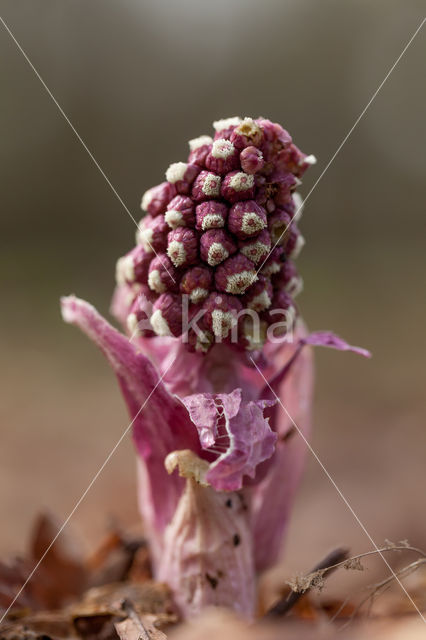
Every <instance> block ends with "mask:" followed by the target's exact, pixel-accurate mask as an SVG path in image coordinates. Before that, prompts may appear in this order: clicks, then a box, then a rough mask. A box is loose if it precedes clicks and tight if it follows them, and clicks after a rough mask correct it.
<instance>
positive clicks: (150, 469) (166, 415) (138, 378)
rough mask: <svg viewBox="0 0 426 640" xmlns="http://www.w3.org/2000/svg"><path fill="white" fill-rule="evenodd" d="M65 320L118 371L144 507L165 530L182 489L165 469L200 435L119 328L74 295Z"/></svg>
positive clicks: (178, 480)
mask: <svg viewBox="0 0 426 640" xmlns="http://www.w3.org/2000/svg"><path fill="white" fill-rule="evenodd" d="M61 305H62V314H63V317H64V320H65V321H66V322H69V323H71V324H75V325H77V326H78V327H79V328H80V329H81V330H82V331H83V332H84V333H85V334H86V335H87V336H88V337H89V338H91V339H92V340H93V341H94V342H95V344H96V345H97V346H98V347H99V348H100V349H101V350H102V351H103V353H104V354H105V356H106V357H107V359H108V361H109V363H110V364H111V366H112V368H113V369H114V371H115V373H116V375H117V378H118V380H119V383H120V387H121V390H122V393H123V396H124V398H125V401H126V404H127V407H128V410H129V413H130V417H131V418H132V421H133V423H132V429H133V439H134V442H135V445H136V449H137V450H138V452H139V454H140V456H141V457H142V458H143V460H144V462H145V465H146V471H147V473H146V481H147V486H146V487H145V489H144V496H143V497H142V498H141V508H142V510H143V511H144V512H145V513H146V514H147V520H148V522H153V524H154V526H155V527H156V528H157V529H158V530H159V531H161V530H162V529H163V528H164V526H165V525H166V524H167V523H168V522H169V521H170V519H171V518H172V516H173V513H174V510H175V508H176V505H177V502H178V500H179V498H180V494H181V492H182V488H183V482H182V479H181V478H179V477H178V476H177V475H176V474H175V476H174V477H173V478H172V479H171V478H170V477H169V476H168V474H167V472H166V470H165V467H164V459H165V457H166V456H167V454H168V453H170V452H171V451H174V450H176V449H184V448H190V449H192V450H193V451H197V450H199V444H198V442H197V434H196V432H195V430H194V429H193V428H192V425H191V423H190V420H189V418H188V414H187V412H186V410H185V408H184V407H183V406H182V404H181V403H180V402H179V401H178V400H177V399H176V398H175V397H174V396H172V395H171V394H170V393H169V392H168V391H167V389H166V387H165V385H164V384H163V382H162V381H161V380H160V378H159V376H158V374H157V372H156V371H155V369H154V367H153V366H152V364H151V362H150V361H149V360H148V358H146V357H145V356H144V355H143V354H141V353H138V352H137V350H136V348H135V346H134V345H133V344H132V343H131V342H129V340H128V339H127V338H126V337H125V336H123V335H122V334H121V333H119V332H118V331H116V330H115V329H114V328H113V327H112V326H111V325H110V324H109V323H108V322H107V321H106V320H105V319H104V318H102V316H100V315H99V313H98V312H97V311H96V309H95V308H94V307H92V305H90V304H88V303H87V302H85V301H84V300H79V299H78V298H76V297H74V296H69V297H67V298H62V300H61Z"/></svg>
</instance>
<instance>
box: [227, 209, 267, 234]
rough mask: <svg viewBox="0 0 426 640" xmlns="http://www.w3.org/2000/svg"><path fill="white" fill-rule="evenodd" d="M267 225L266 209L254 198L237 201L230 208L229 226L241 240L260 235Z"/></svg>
mask: <svg viewBox="0 0 426 640" xmlns="http://www.w3.org/2000/svg"><path fill="white" fill-rule="evenodd" d="M265 227H266V212H265V209H263V207H260V206H259V205H258V204H256V202H255V201H254V200H245V201H244V202H237V203H236V204H234V205H232V207H231V209H230V210H229V216H228V228H229V230H230V231H231V232H232V233H234V234H235V235H236V236H237V237H238V238H240V239H241V240H244V239H246V238H251V237H253V236H256V235H258V234H259V233H260V232H261V231H262V230H263V229H264V228H265Z"/></svg>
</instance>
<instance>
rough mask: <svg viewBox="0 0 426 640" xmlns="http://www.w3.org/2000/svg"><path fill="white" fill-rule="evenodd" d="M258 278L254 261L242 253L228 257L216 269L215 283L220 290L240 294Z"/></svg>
mask: <svg viewBox="0 0 426 640" xmlns="http://www.w3.org/2000/svg"><path fill="white" fill-rule="evenodd" d="M256 280H257V275H256V269H255V266H254V264H253V262H252V261H251V260H249V259H248V258H246V256H244V255H243V254H242V253H238V254H237V255H236V256H232V257H231V258H228V259H227V260H225V262H224V263H223V264H221V265H220V266H219V267H218V268H217V269H216V276H215V283H216V287H217V289H218V291H226V293H232V294H235V295H240V294H242V293H244V292H245V290H246V289H248V287H250V286H251V285H252V284H253V283H254V282H255V281H256Z"/></svg>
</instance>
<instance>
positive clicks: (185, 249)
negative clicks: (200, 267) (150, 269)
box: [167, 227, 198, 267]
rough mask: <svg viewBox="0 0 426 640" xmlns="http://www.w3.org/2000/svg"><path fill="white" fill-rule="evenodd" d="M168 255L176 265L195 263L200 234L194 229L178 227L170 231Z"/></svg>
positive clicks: (184, 265)
mask: <svg viewBox="0 0 426 640" xmlns="http://www.w3.org/2000/svg"><path fill="white" fill-rule="evenodd" d="M167 255H168V256H169V258H170V260H171V261H172V262H173V264H174V265H175V267H187V266H188V265H190V264H194V262H196V261H197V257H198V234H197V232H196V231H194V229H188V228H187V227H177V229H173V231H170V232H169V235H168V245H167Z"/></svg>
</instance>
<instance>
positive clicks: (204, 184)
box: [192, 171, 221, 202]
mask: <svg viewBox="0 0 426 640" xmlns="http://www.w3.org/2000/svg"><path fill="white" fill-rule="evenodd" d="M220 184H221V178H220V176H218V175H216V174H215V173H212V172H211V171H201V173H200V174H199V175H198V176H197V178H196V179H195V181H194V184H193V187H192V197H193V199H194V200H195V201H196V202H201V201H202V200H210V199H211V198H217V197H218V196H219V195H220Z"/></svg>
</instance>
